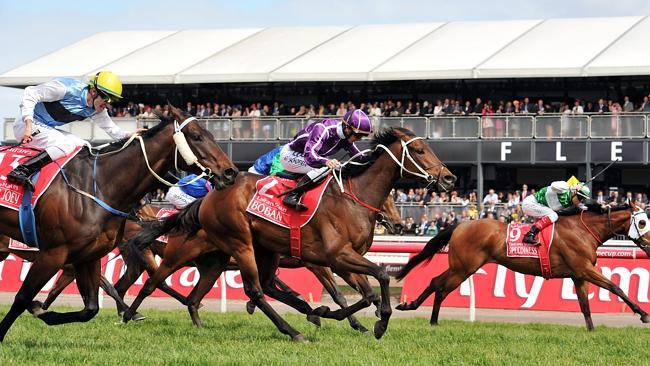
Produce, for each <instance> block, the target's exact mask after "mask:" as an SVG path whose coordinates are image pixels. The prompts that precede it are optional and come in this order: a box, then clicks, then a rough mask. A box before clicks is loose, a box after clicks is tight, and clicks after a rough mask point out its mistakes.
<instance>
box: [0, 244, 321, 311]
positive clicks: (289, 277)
mask: <svg viewBox="0 0 650 366" xmlns="http://www.w3.org/2000/svg"><path fill="white" fill-rule="evenodd" d="M30 266H31V263H29V262H23V260H22V259H20V258H18V257H17V256H15V255H13V254H12V255H10V256H9V257H8V258H7V259H6V260H5V261H4V262H0V291H2V292H15V291H18V289H19V288H20V286H21V285H22V283H23V280H24V279H25V276H26V275H27V271H28V270H29V268H30ZM123 268H124V261H122V257H120V256H117V257H116V254H115V253H114V252H111V253H109V255H108V258H104V259H103V260H102V272H103V274H104V275H105V276H106V278H108V279H109V280H110V281H111V282H112V283H115V282H117V280H118V279H119V277H120V275H121V273H122V270H123ZM59 275H60V273H59V274H58V275H57V276H56V278H58V277H59ZM279 276H280V279H282V281H284V282H285V283H286V284H288V285H289V286H290V287H291V288H292V289H294V290H295V291H296V292H298V293H299V294H301V295H302V296H303V297H304V298H305V299H307V300H310V299H312V300H313V301H320V298H321V293H322V292H323V286H322V285H321V284H320V282H318V280H317V279H316V277H315V276H314V275H312V274H311V273H310V272H309V271H308V270H306V269H304V268H298V269H280V271H279ZM56 278H53V279H52V280H50V281H49V282H48V283H47V285H46V286H45V287H44V288H43V290H42V291H44V292H47V291H49V290H50V289H51V288H52V286H54V281H55V279H56ZM225 279H226V286H227V287H226V296H227V298H228V299H242V300H246V299H248V297H247V296H246V294H245V293H244V285H243V283H242V279H241V276H240V274H239V271H227V272H226V273H225ZM146 280H147V275H146V274H144V275H143V276H142V277H140V278H139V279H138V280H137V281H136V283H135V284H134V285H133V286H132V287H131V288H130V289H129V291H128V293H129V294H131V295H137V294H138V291H140V289H141V288H142V285H143V284H144V281H146ZM198 280H199V272H198V270H197V269H196V268H194V267H184V268H181V269H180V270H178V271H176V272H175V273H174V274H172V275H171V276H169V277H168V278H167V280H166V282H167V284H168V285H170V286H171V287H172V288H173V289H174V290H176V291H178V292H180V293H182V294H183V295H187V294H189V293H190V291H192V288H194V285H195V284H196V283H197V282H198ZM219 286H221V280H217V282H216V283H215V285H214V288H213V289H212V290H211V291H210V292H209V293H208V295H207V296H206V297H207V298H220V297H221V289H220V288H219ZM64 293H71V294H76V293H78V291H77V286H75V285H74V283H73V284H71V285H70V286H69V287H68V288H67V289H66V290H65V291H64ZM152 296H167V295H166V294H165V293H163V292H162V291H160V290H156V291H154V293H153V295H152Z"/></svg>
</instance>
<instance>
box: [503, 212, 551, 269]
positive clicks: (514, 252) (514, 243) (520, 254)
mask: <svg viewBox="0 0 650 366" xmlns="http://www.w3.org/2000/svg"><path fill="white" fill-rule="evenodd" d="M531 226H533V225H532V224H514V223H511V224H508V230H507V233H506V247H507V255H508V257H513V258H539V262H540V266H541V269H542V275H543V276H544V278H550V277H551V264H550V259H549V256H548V253H549V251H550V250H551V244H553V236H554V234H555V224H553V225H550V226H547V227H545V228H544V229H543V230H542V231H541V232H539V233H538V234H537V240H538V241H539V242H540V243H541V245H539V246H536V245H530V244H526V243H524V242H523V240H524V235H526V233H527V232H528V231H529V230H530V227H531Z"/></svg>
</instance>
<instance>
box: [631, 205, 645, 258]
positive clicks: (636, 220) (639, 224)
mask: <svg viewBox="0 0 650 366" xmlns="http://www.w3.org/2000/svg"><path fill="white" fill-rule="evenodd" d="M629 205H630V211H631V212H630V228H629V230H628V232H627V236H628V237H629V238H630V239H632V241H633V242H634V244H636V245H637V246H638V247H639V248H641V249H643V251H644V252H645V254H647V255H648V256H649V257H650V235H649V234H648V233H650V221H649V220H648V214H647V213H646V212H645V210H644V209H642V208H641V207H639V206H637V205H636V203H635V202H629Z"/></svg>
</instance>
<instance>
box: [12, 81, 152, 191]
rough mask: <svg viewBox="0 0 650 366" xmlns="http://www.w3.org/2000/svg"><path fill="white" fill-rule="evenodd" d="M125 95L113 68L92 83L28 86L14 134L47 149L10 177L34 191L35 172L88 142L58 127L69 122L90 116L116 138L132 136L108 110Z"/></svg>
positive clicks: (24, 143)
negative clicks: (107, 108) (116, 123)
mask: <svg viewBox="0 0 650 366" xmlns="http://www.w3.org/2000/svg"><path fill="white" fill-rule="evenodd" d="M121 98H122V82H121V81H120V79H119V78H118V77H117V76H116V75H115V74H113V73H112V72H110V71H100V72H98V73H97V74H96V75H95V76H93V77H92V78H91V79H90V81H89V82H88V84H85V83H83V82H82V81H81V80H77V79H70V78H57V79H54V80H51V81H48V82H46V83H44V84H40V85H36V86H30V87H27V88H25V92H24V94H23V99H22V102H21V104H20V112H21V114H20V116H19V117H18V118H16V121H15V122H14V125H13V129H14V135H15V136H16V140H18V141H20V142H22V144H23V146H25V147H30V148H34V149H39V150H43V151H42V152H41V153H39V154H38V155H36V156H34V157H32V158H30V159H29V160H27V161H26V162H24V163H22V164H20V165H19V166H17V167H16V168H15V169H14V170H13V171H11V172H10V173H9V174H8V175H7V178H8V179H9V180H10V181H13V182H15V183H18V184H21V185H23V186H25V189H29V190H34V187H33V185H32V182H31V181H30V179H29V178H30V177H31V175H32V174H34V173H35V172H37V171H38V170H39V169H41V168H42V167H43V166H45V165H47V164H48V163H50V162H52V160H56V159H59V158H62V157H64V156H66V155H68V154H70V153H72V151H74V149H75V148H76V147H77V146H81V145H84V144H85V143H86V142H85V141H83V140H81V139H79V138H78V137H76V136H74V135H72V134H70V133H68V132H65V131H62V130H59V129H57V128H56V127H58V126H62V125H64V124H66V123H70V122H74V121H81V120H84V119H86V118H90V120H91V121H93V122H95V123H96V124H97V125H98V126H99V127H101V128H102V129H103V130H104V131H106V133H107V134H108V135H109V136H111V137H112V138H113V139H116V140H119V139H122V138H125V137H129V136H130V135H131V134H130V133H128V132H124V131H122V130H121V129H120V128H119V127H118V126H117V125H115V123H114V122H113V120H111V118H110V117H109V116H108V112H107V111H106V105H107V104H108V103H112V102H113V101H117V100H120V99H121ZM141 131H142V130H141V129H139V130H138V131H136V133H139V132H141Z"/></svg>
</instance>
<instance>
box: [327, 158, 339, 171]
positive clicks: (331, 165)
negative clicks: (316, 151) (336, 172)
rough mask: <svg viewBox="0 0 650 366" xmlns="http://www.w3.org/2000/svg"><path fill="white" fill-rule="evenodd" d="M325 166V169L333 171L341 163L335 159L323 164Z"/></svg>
mask: <svg viewBox="0 0 650 366" xmlns="http://www.w3.org/2000/svg"><path fill="white" fill-rule="evenodd" d="M325 165H327V167H328V168H330V169H334V168H338V167H340V166H341V163H340V162H339V161H338V160H336V159H330V160H328V161H327V163H325Z"/></svg>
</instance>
